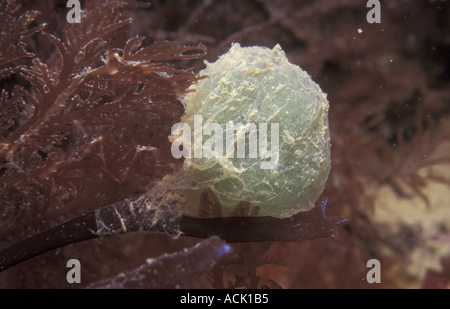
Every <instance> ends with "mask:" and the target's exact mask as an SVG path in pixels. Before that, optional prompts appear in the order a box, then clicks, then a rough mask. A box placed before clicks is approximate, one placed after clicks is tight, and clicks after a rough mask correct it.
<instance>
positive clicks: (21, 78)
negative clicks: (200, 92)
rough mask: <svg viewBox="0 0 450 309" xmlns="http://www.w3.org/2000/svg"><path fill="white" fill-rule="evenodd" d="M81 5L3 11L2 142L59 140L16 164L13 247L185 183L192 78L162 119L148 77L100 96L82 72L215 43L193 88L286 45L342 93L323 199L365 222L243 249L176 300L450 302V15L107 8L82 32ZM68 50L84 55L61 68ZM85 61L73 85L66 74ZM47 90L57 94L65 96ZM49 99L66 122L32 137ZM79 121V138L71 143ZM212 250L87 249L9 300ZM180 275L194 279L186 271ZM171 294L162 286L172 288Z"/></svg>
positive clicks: (128, 76)
mask: <svg viewBox="0 0 450 309" xmlns="http://www.w3.org/2000/svg"><path fill="white" fill-rule="evenodd" d="M66 2H67V1H56V0H45V1H43V0H42V1H19V0H16V1H0V20H1V21H2V26H1V28H2V36H1V38H0V39H1V40H0V43H1V45H0V51H1V54H0V73H1V74H0V84H1V86H2V87H1V88H2V98H1V105H0V106H1V110H0V111H1V118H0V119H1V124H0V125H1V136H2V137H1V138H2V140H1V141H0V142H1V143H3V144H2V145H4V144H5V143H6V142H7V141H8V139H12V137H14V136H15V134H16V135H18V132H21V130H22V131H23V132H25V133H26V132H34V131H33V130H38V129H39V130H41V131H39V132H40V135H39V136H40V137H39V139H38V138H36V139H34V140H33V142H32V143H31V142H30V143H28V144H24V145H22V146H21V147H17V149H16V152H14V155H12V156H10V157H8V156H7V155H4V154H3V153H2V157H1V158H2V160H3V162H2V167H1V169H0V196H1V197H0V215H1V216H0V250H1V249H4V248H7V247H8V246H10V245H11V244H13V243H17V242H19V241H21V240H23V239H25V238H27V237H30V236H32V235H35V234H37V233H39V232H42V231H44V230H46V229H48V228H50V227H53V226H55V225H58V224H61V223H63V222H65V221H67V220H69V219H72V218H75V217H77V216H80V215H82V214H85V213H88V212H90V211H93V210H95V209H98V208H100V207H102V206H106V205H109V204H111V203H115V202H118V201H121V200H123V199H125V198H130V197H135V196H138V195H140V194H143V193H145V192H146V191H147V190H148V189H149V188H150V187H152V186H154V185H155V184H157V183H158V182H160V181H161V179H162V178H163V177H164V176H165V175H168V174H171V173H172V172H174V171H176V170H179V169H181V168H182V161H181V160H177V159H174V158H173V157H172V156H171V154H170V143H169V142H168V136H169V135H170V128H171V126H172V125H173V124H174V123H177V122H178V121H179V119H180V117H181V115H182V113H183V107H182V105H181V103H180V102H179V101H178V99H177V95H179V94H180V93H181V92H182V91H184V89H186V88H187V86H189V83H190V82H193V80H194V78H193V77H192V76H191V75H189V74H188V73H186V74H185V75H186V76H184V77H183V78H185V80H189V82H185V84H183V82H184V80H182V79H181V78H180V80H181V81H180V80H178V81H176V83H174V84H176V86H173V85H174V84H172V85H171V86H170V87H173V88H170V87H169V86H167V85H162V84H158V86H155V88H153V89H154V90H151V89H150V90H148V91H149V94H150V95H151V96H152V98H154V101H155V102H161V105H160V106H159V107H158V106H156V107H152V108H151V109H149V108H148V107H145V104H144V103H145V102H144V101H145V99H146V96H144V92H145V91H144V92H140V93H139V95H135V96H131V95H130V94H129V93H128V92H127V91H128V90H127V89H128V88H127V87H131V86H129V85H128V84H127V83H130V84H132V83H134V82H136V79H137V78H140V77H139V75H133V74H138V73H136V72H133V71H130V72H120V74H118V75H116V76H117V78H115V77H114V78H115V79H111V80H108V82H105V80H103V79H100V78H99V79H98V80H96V79H93V80H91V81H89V83H86V84H85V85H83V87H84V88H83V89H82V88H81V86H80V85H74V84H73V83H71V81H72V79H73V78H74V74H72V73H73V72H83V70H86V69H87V68H95V67H100V66H101V65H102V63H103V62H105V61H106V60H105V59H107V57H113V56H112V55H113V53H112V52H111V51H113V52H117V53H125V52H126V49H125V51H124V50H123V47H124V46H125V45H126V42H127V41H128V40H129V39H130V38H134V37H136V36H139V37H142V45H143V46H149V45H150V44H152V43H154V42H161V41H164V40H167V41H170V42H173V43H176V44H181V45H189V46H198V44H203V45H204V46H206V50H207V52H206V54H203V52H202V53H200V54H199V56H198V57H197V56H196V57H194V56H193V57H185V58H184V59H177V58H176V57H174V58H173V59H174V60H173V61H172V64H173V67H174V68H176V69H177V70H188V69H191V71H188V72H193V73H198V72H199V71H200V70H201V69H203V68H204V60H207V61H209V62H214V61H216V60H217V58H218V56H219V55H222V54H224V53H225V52H227V51H228V49H229V48H230V46H231V44H232V43H233V42H236V43H239V44H240V45H241V46H254V45H259V46H267V47H269V48H271V49H272V48H273V47H274V46H275V45H276V44H280V46H281V47H282V48H283V50H284V51H285V52H286V56H287V58H288V59H289V61H290V62H291V63H294V64H297V65H299V66H300V67H301V68H302V69H303V70H305V71H306V72H307V73H308V74H309V75H310V76H311V78H312V79H313V80H314V81H315V82H316V83H317V84H319V85H320V87H321V88H322V90H323V91H324V92H325V93H326V94H327V97H328V101H329V103H330V109H329V126H330V135H331V144H332V146H331V173H330V176H329V178H328V181H327V184H326V188H325V190H324V192H323V194H322V196H323V197H327V198H328V206H327V215H328V216H338V217H347V218H348V221H347V222H346V223H345V224H344V225H341V226H340V227H338V228H337V231H338V233H339V236H338V237H336V238H323V239H315V240H309V241H304V242H299V243H291V242H270V243H269V242H260V243H245V244H244V243H243V244H233V245H232V247H233V249H234V250H233V252H234V253H233V254H232V255H231V256H228V257H227V258H226V259H222V260H220V261H217V263H212V264H215V265H213V266H210V267H209V268H208V269H207V270H206V271H202V272H200V273H198V274H197V275H196V276H192V277H190V278H183V276H180V283H179V284H178V285H176V286H177V287H181V288H211V287H215V288H227V287H230V288H237V287H247V288H261V287H271V288H449V287H450V190H449V186H450V165H449V164H450V118H449V116H450V57H449V55H450V2H449V1H446V0H440V1H437V0H436V1H432V0H421V1H413V0H396V1H391V0H389V1H388V0H380V1H375V2H379V3H380V17H381V19H380V22H379V23H369V22H368V21H367V14H368V12H369V11H370V10H371V7H367V6H366V4H367V2H368V1H364V0H317V1H312V0H308V1H307V0H305V1H295V0H247V1H240V0H227V1H218V0H178V1H175V0H173V1H171V0H166V1H163V0H152V1H139V2H137V1H131V0H126V1H119V0H117V1H115V0H111V1H97V0H90V1H80V2H81V6H82V8H83V9H84V10H86V12H89V14H92V15H90V16H91V18H90V19H82V23H81V26H80V27H78V28H76V27H75V26H71V25H69V24H68V22H67V20H66V15H67V12H68V11H69V8H67V7H66ZM17 4H20V5H21V7H18V6H17ZM145 4H150V6H147V5H145ZM37 11H39V12H40V13H37ZM128 18H132V21H131V20H130V19H128ZM71 27H72V28H71ZM89 29H93V30H92V31H91V30H89ZM98 29H102V31H97V30H98ZM94 30H95V31H94ZM44 33H47V34H44ZM55 38H59V39H60V40H63V41H64V40H66V41H65V42H72V45H71V49H67V50H65V52H64V53H62V55H61V56H60V57H58V56H55V54H57V52H56V47H55V46H58V43H57V40H56V39H55ZM77 44H82V47H83V48H81V47H80V46H81V45H77ZM11 46H13V47H11ZM77 48H78V49H79V50H80V51H79V52H78V49H77ZM72 51H76V52H72ZM183 52H184V51H183ZM101 57H103V60H102V58H101ZM36 58H39V59H40V61H34V62H33V61H32V60H33V59H36ZM162 58H164V57H161V59H159V58H158V57H156V56H155V59H156V60H161V61H162V60H164V59H162ZM108 59H109V60H110V61H113V60H114V58H108ZM67 63H70V64H72V68H71V70H72V71H71V72H72V73H70V74H69V73H67V74H66V75H64V74H62V73H61V72H63V73H64V70H65V69H67ZM157 64H158V63H157V61H155V66H157ZM32 65H33V66H34V69H31V67H32ZM46 70H47V71H46ZM58 70H60V71H58ZM67 70H68V69H67ZM31 71H33V72H34V73H33V72H31ZM36 72H39V74H41V75H39V74H37V73H36ZM43 72H46V73H45V74H47V75H45V74H44V73H43ZM55 72H59V74H60V75H58V74H56V73H55ZM141 73H142V72H141ZM43 74H44V75H43ZM55 74H56V75H55ZM105 74H106V73H105ZM108 74H111V76H113V74H112V73H111V72H109V73H108ZM180 74H181V75H183V73H180ZM38 75H39V76H38ZM57 75H58V76H57ZM62 75H64V76H65V78H66V79H67V80H65V79H64V80H63V79H61V76H62ZM42 76H44V77H42ZM136 76H138V77H136ZM39 78H43V79H44V80H45V81H46V82H47V83H48V85H47V86H48V87H50V85H51V87H50V88H51V89H50V90H49V91H47V90H46V88H45V87H44V86H43V85H42V83H41V82H40V81H39ZM58 78H59V79H58ZM189 78H190V79H189ZM124 81H126V82H124ZM127 85H128V86H127ZM132 85H134V84H132ZM70 87H79V89H80V91H79V94H78V96H76V97H75V96H73V97H72V98H69V97H66V98H64V96H63V94H64V93H65V92H64V91H65V90H66V89H72V88H70ZM89 87H91V88H89ZM94 88H95V91H96V92H95V91H94V92H95V94H92V93H94V92H92V91H93V90H92V89H94ZM77 89H78V88H77ZM155 89H156V90H155ZM39 90H41V91H39ZM144 90H147V89H144ZM89 91H91V92H89ZM152 91H153V92H152ZM88 92H89V93H90V94H89V95H88V94H86V93H88ZM49 93H51V94H52V95H54V100H60V99H61V98H63V99H61V100H62V101H61V102H62V103H61V104H62V105H64V104H65V105H64V107H63V108H62V110H61V111H60V114H59V116H58V117H53V118H51V119H52V121H50V122H49V124H48V126H46V127H45V128H38V129H37V126H34V127H33V126H30V127H29V128H28V129H25V126H26V125H27V123H28V120H30V119H32V120H33V119H34V118H33V117H34V116H33V115H35V114H36V113H37V111H40V112H41V111H43V112H47V113H48V115H49V116H48V117H52V112H56V111H50V109H49V108H50V107H47V106H46V105H45V104H47V103H48V101H46V100H45V98H46V96H47V97H48V96H49ZM123 98H126V100H128V101H126V102H125V101H124V100H123ZM33 100H35V101H36V102H34V101H33ZM69 100H73V102H78V101H77V100H79V102H82V101H83V102H84V101H86V102H90V104H91V105H92V106H90V107H89V108H87V109H86V111H85V114H83V117H84V118H83V119H85V121H84V122H83V123H81V122H76V121H74V119H76V118H73V117H75V116H72V115H75V114H76V113H77V112H78V114H80V113H81V112H80V110H79V109H76V108H72V106H74V105H71V104H75V103H68V102H69ZM119 101H120V104H116V105H114V103H117V102H119ZM33 102H34V103H33ZM52 102H54V101H52ZM13 103H14V104H13ZM132 103H133V104H132ZM121 104H122V105H121ZM111 106H114V107H111ZM99 109H102V112H101V113H97V114H96V112H91V111H97V110H99ZM86 115H87V116H86ZM90 115H92V117H91V116H90ZM25 120H26V121H25ZM69 124H70V126H72V127H77V130H78V131H75V130H74V131H73V132H77V133H71V134H69V133H67V132H68V131H69V130H72V129H69V128H68V127H69ZM23 132H22V133H23ZM80 132H82V133H80ZM83 134H84V135H83ZM86 136H89V137H90V138H91V139H89V141H88V142H86V140H87V138H86ZM94 140H95V142H92V141H94ZM143 145H152V147H155V148H157V149H153V148H152V149H142V148H139V147H141V146H143ZM138 146H139V147H138ZM2 147H3V146H2ZM136 149H138V150H136ZM139 149H140V150H139ZM12 162H13V163H12ZM199 242H200V240H199V239H197V238H192V237H183V236H182V237H180V238H178V239H172V238H171V237H169V236H168V235H165V234H157V233H146V232H142V233H129V234H125V235H117V236H114V237H105V238H102V239H95V240H89V241H85V242H80V243H75V244H72V245H69V246H66V247H63V248H58V249H56V250H53V251H51V252H47V253H45V254H42V255H39V256H37V257H35V258H33V259H30V260H28V261H25V262H23V263H21V264H18V265H16V266H14V267H11V268H10V269H7V270H5V271H3V272H1V273H0V287H1V288H80V287H87V286H89V285H91V284H93V283H96V282H98V281H101V280H108V278H110V277H114V276H117V275H118V274H120V273H121V272H126V271H132V270H133V269H136V268H137V267H139V266H140V265H142V264H143V263H144V262H145V261H146V259H148V258H158V257H160V256H162V255H163V254H166V253H167V254H170V253H176V252H180V251H182V250H183V248H187V247H192V246H194V245H195V244H197V243H199ZM69 259H78V260H79V261H80V263H81V265H82V268H81V276H82V283H81V284H79V285H73V284H72V285H71V284H69V283H67V280H66V273H67V270H68V268H66V262H67V260H69ZM371 259H377V260H378V261H379V262H380V265H381V276H380V277H381V283H372V284H371V283H368V282H367V280H366V278H367V277H366V276H367V273H368V271H369V270H370V267H368V266H367V262H368V261H369V260H371ZM174 261H175V262H174V263H180V265H181V264H182V263H183V256H182V255H177V256H175V260H174ZM201 262H202V261H201V260H200V259H199V263H201ZM161 271H165V270H164V269H162V270H161ZM168 276H169V274H168ZM130 280H131V278H130ZM160 280H161V282H160V283H158V282H157V283H156V284H161V286H163V285H164V282H163V280H164V279H160ZM141 287H146V285H145V282H143V283H142V286H141ZM150 287H153V286H150Z"/></svg>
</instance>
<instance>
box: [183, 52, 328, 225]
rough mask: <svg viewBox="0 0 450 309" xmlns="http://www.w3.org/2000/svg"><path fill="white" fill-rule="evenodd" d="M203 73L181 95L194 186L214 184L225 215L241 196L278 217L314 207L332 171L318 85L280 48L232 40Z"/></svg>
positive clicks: (324, 104) (188, 174) (188, 167)
mask: <svg viewBox="0 0 450 309" xmlns="http://www.w3.org/2000/svg"><path fill="white" fill-rule="evenodd" d="M200 75H206V76H208V78H205V79H202V80H201V81H199V82H198V84H195V85H193V86H192V89H195V90H196V91H195V92H191V93H188V94H187V95H186V96H185V97H184V98H182V102H183V104H184V106H185V115H184V116H183V118H182V121H183V123H185V124H188V125H189V127H190V128H191V132H192V134H191V135H192V140H191V145H190V146H191V152H190V157H188V158H186V159H185V162H184V170H185V177H186V179H187V180H188V182H189V184H190V186H191V187H192V188H194V189H198V190H202V189H203V188H207V187H209V188H211V189H212V191H213V192H214V193H215V194H216V196H217V197H218V198H219V200H220V202H221V204H222V212H223V213H224V215H227V212H228V213H229V212H230V211H231V210H232V209H233V208H234V207H235V206H236V205H237V204H239V202H241V201H247V202H250V203H251V205H254V206H256V205H259V206H260V211H259V216H273V217H278V218H285V217H290V216H292V215H293V214H295V213H298V212H300V211H308V210H310V209H311V208H312V207H314V204H315V202H316V200H317V199H318V197H319V195H320V194H321V193H322V191H323V189H324V186H325V182H326V180H327V178H328V174H329V172H330V134H329V128H328V108H329V105H328V101H327V98H326V95H325V94H324V93H323V92H322V90H321V89H320V87H319V86H318V85H317V84H316V83H315V82H314V81H312V80H311V78H310V76H309V75H308V74H307V73H306V72H305V71H303V70H302V69H301V68H300V67H298V66H297V65H294V64H291V63H289V61H288V59H287V58H286V55H285V53H284V51H283V50H282V49H281V47H280V46H279V45H277V46H275V47H274V48H273V49H272V50H271V49H269V48H266V47H258V46H254V47H241V46H240V45H239V44H233V45H232V47H231V48H230V50H229V51H228V52H227V53H226V54H224V55H222V56H221V57H220V58H219V59H218V60H217V61H216V62H214V63H212V64H210V63H206V68H205V69H204V70H202V71H201V72H200ZM200 116H201V117H200ZM230 136H231V139H230ZM227 138H228V139H227ZM227 141H228V143H227ZM231 141H232V143H231ZM185 145H189V144H185ZM239 146H240V148H239ZM244 146H245V150H244V153H243V150H242V149H243V148H244Z"/></svg>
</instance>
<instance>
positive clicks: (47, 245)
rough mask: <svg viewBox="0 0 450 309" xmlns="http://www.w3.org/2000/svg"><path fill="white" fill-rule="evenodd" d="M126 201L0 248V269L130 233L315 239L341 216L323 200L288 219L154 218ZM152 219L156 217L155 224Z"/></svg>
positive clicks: (342, 220) (327, 232)
mask: <svg viewBox="0 0 450 309" xmlns="http://www.w3.org/2000/svg"><path fill="white" fill-rule="evenodd" d="M130 205H131V202H130V201H129V200H127V201H125V202H121V203H116V204H114V205H110V206H107V207H104V208H102V209H99V210H97V211H96V212H92V213H89V214H86V215H84V216H81V217H78V218H76V219H73V220H70V221H68V222H66V223H64V224H61V225H58V226H56V227H54V228H51V229H49V230H47V231H45V232H42V233H40V234H38V235H35V236H33V237H30V238H28V239H26V240H23V241H21V242H19V243H17V244H14V245H12V246H10V247H8V248H6V249H5V250H3V251H2V252H0V271H1V270H4V269H6V268H8V267H11V266H13V265H15V264H17V263H20V262H22V261H25V260H27V259H29V258H32V257H34V256H36V255H39V254H42V253H44V252H47V251H49V250H52V249H56V248H59V247H62V246H65V245H68V244H71V243H74V242H78V241H83V240H88V239H92V238H98V237H104V236H112V235H117V234H123V233H128V232H136V231H152V232H164V233H176V232H177V231H180V232H181V233H182V234H183V235H185V236H193V237H198V238H209V237H212V236H214V235H217V236H219V237H220V238H221V239H222V240H224V241H226V242H229V243H233V242H255V241H289V242H300V241H306V240H311V239H315V238H324V237H335V236H336V235H337V231H336V227H337V226H339V225H340V224H342V223H345V222H346V221H347V219H346V218H342V217H332V218H328V217H327V216H326V214H325V210H326V205H327V200H323V201H322V202H321V203H319V204H318V205H317V206H316V207H315V208H314V209H312V210H310V211H308V212H300V213H298V214H296V215H294V216H292V217H290V218H285V219H278V218H272V217H226V218H191V217H186V216H181V218H174V217H173V216H161V215H158V216H156V213H155V211H154V210H146V209H145V207H143V206H144V205H145V201H142V205H141V206H142V207H136V205H135V204H134V205H133V207H130ZM155 219H157V220H156V221H157V222H156V223H155Z"/></svg>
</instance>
